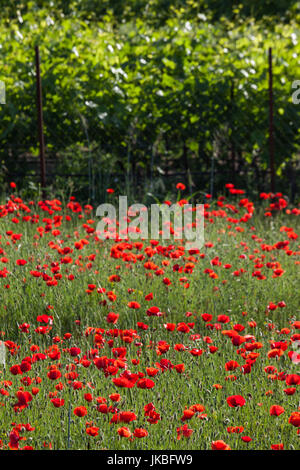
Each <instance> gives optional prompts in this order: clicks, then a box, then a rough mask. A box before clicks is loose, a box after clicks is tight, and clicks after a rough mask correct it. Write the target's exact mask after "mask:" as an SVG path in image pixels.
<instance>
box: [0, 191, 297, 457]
mask: <svg viewBox="0 0 300 470" xmlns="http://www.w3.org/2000/svg"><path fill="white" fill-rule="evenodd" d="M177 189H178V191H179V192H178V198H177V204H178V205H179V206H183V205H184V204H185V203H186V200H185V199H184V198H185V187H184V185H183V184H181V186H179V185H177ZM108 193H109V194H108V197H111V198H114V197H115V195H114V194H113V190H110V191H108ZM165 202H169V201H161V203H165ZM173 202H176V201H173ZM204 208H205V213H204V221H205V242H204V245H203V247H202V248H201V249H200V250H197V249H194V250H188V251H187V250H185V247H184V241H183V240H182V241H181V240H175V239H174V240H152V239H150V238H149V239H137V240H131V239H128V240H124V239H118V238H115V239H107V240H103V239H101V238H100V237H99V236H98V235H99V234H97V230H96V226H97V217H96V214H95V209H96V208H95V207H92V206H91V205H90V204H86V205H85V204H80V203H79V202H77V201H76V200H75V198H74V197H71V198H70V200H68V201H60V200H58V199H51V200H46V201H42V200H36V201H30V200H23V199H22V198H21V197H19V196H18V194H17V192H16V188H14V185H13V184H11V194H10V196H9V197H8V198H7V199H6V200H3V201H2V203H1V204H0V340H1V344H0V346H1V348H2V349H0V352H1V351H2V353H1V354H0V359H1V361H0V448H1V449H3V450H8V449H11V450H22V449H28V450H31V449H33V450H51V449H53V450H63V449H73V450H75V449H80V450H90V449H91V450H92V449H97V450H105V449H106V450H122V449H123V450H147V449H148V450H153V449H170V450H192V449H196V450H205V449H209V450H210V449H212V450H230V449H232V450H240V449H243V450H245V449H246V450H255V449H256V450H257V449H259V450H271V449H274V450H297V449H298V450H299V449H300V399H299V393H300V307H299V305H300V302H299V300H300V296H299V279H300V277H299V267H300V257H299V255H300V245H299V233H300V224H299V215H300V207H299V205H297V204H295V205H291V204H289V202H288V201H287V198H285V197H284V195H282V194H281V193H277V194H275V195H272V194H268V193H261V194H260V197H259V200H258V201H255V202H252V201H251V200H249V199H248V197H247V195H246V194H245V192H244V191H243V190H240V189H236V188H235V187H234V186H233V185H232V184H227V185H226V187H225V188H224V192H223V195H221V196H219V197H217V198H212V197H211V196H210V195H209V194H207V195H206V196H205V206H204ZM128 217H129V218H130V214H129V216H128Z"/></svg>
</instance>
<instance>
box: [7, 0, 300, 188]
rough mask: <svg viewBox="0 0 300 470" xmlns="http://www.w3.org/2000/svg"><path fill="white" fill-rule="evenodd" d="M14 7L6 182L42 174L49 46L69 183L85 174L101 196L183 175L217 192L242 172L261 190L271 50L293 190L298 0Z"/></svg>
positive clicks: (283, 169) (278, 128) (41, 0)
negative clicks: (38, 82)
mask: <svg viewBox="0 0 300 470" xmlns="http://www.w3.org/2000/svg"><path fill="white" fill-rule="evenodd" d="M1 3H2V5H3V7H2V8H3V9H2V12H1V15H2V27H1V29H0V70H1V76H0V79H1V80H3V81H4V82H5V85H6V99H7V103H6V105H1V107H0V114H1V116H0V122H1V124H0V142H1V147H0V162H1V165H2V169H3V170H4V171H2V172H0V179H1V175H2V178H3V180H7V178H13V177H14V179H18V178H19V179H23V180H24V177H25V176H26V178H25V179H27V180H28V179H29V180H32V181H34V177H33V176H32V175H31V173H30V171H29V170H28V168H29V167H28V165H27V163H28V160H30V158H31V160H30V161H32V159H33V157H34V156H35V157H37V155H38V139H37V124H36V122H37V118H36V95H35V93H36V91H35V63H34V46H35V45H39V46H40V53H41V61H42V63H41V70H42V81H43V101H44V121H45V141H46V146H47V156H48V157H49V158H51V159H53V158H55V160H56V163H55V169H56V170H55V171H56V182H58V181H61V180H59V178H60V176H59V175H62V179H63V181H65V176H64V175H74V176H73V177H72V176H71V179H73V180H74V184H75V187H76V189H78V190H79V189H80V188H82V189H84V188H87V186H88V187H89V193H88V194H87V193H85V194H86V195H87V196H89V197H100V196H101V194H103V189H105V187H107V185H121V184H123V183H124V182H125V180H126V183H127V185H128V186H131V187H133V186H134V187H135V188H138V187H139V186H142V187H143V188H145V186H146V187H147V188H149V190H150V189H151V190H153V191H154V190H156V191H159V185H161V184H163V185H168V182H169V181H171V182H173V180H172V178H171V179H170V176H169V175H172V174H174V175H175V177H174V178H176V174H178V173H180V172H181V173H182V174H183V175H184V177H185V178H186V181H187V182H188V184H189V187H190V190H191V191H192V190H193V189H194V187H197V188H199V187H202V186H203V190H206V191H209V190H210V189H211V186H212V183H213V187H216V188H218V184H223V183H224V182H226V181H225V180H227V181H229V180H232V179H233V178H234V172H235V173H237V174H239V178H240V179H238V182H241V184H243V183H245V182H246V180H247V181H248V182H249V181H252V180H253V181H256V183H257V185H258V186H260V188H261V186H263V185H264V184H265V179H266V176H267V170H268V167H269V150H268V112H269V111H268V55H267V52H268V48H269V47H270V46H271V47H272V48H273V73H274V102H275V103H274V125H275V143H276V145H275V158H276V171H277V177H278V181H279V185H278V186H279V187H278V189H279V190H284V191H285V192H289V188H287V187H286V181H287V178H288V177H289V176H288V175H289V173H288V172H289V171H293V172H294V171H296V169H295V166H296V164H297V160H298V152H299V129H300V117H299V109H300V105H298V106H297V105H295V104H293V102H292V93H293V91H294V90H293V89H292V83H293V81H294V80H297V78H300V77H299V64H300V56H299V54H300V43H299V35H300V34H299V29H298V24H299V18H300V10H299V6H298V2H294V1H287V0H285V1H284V0H280V1H279V0H276V1H275V0H274V1H271V0H269V1H266V2H261V1H259V0H252V1H251V2H249V1H246V0H244V1H231V2H229V1H226V2H225V1H221V0H212V1H205V0H202V1H194V0H190V1H183V0H176V1H174V0H173V1H171V0H148V1H147V0H131V1H121V0H120V1H119V0H114V1H112V0H105V1H101V2H99V1H96V0H73V1H70V2H65V1H63V0H57V1H52V2H51V1H50V2H49V1H46V0H35V1H32V2H24V1H23V2H22V1H15V2H14V6H12V2H11V1H8V0H5V1H3V0H2V2H1ZM51 161H52V160H51ZM26 162H27V163H26ZM26 165H27V166H26ZM31 167H32V164H31ZM293 174H294V173H293ZM76 175H77V176H76ZM251 177H252V180H251ZM168 178H169V179H168ZM212 178H213V182H212ZM243 178H244V180H243ZM280 178H281V179H280ZM51 181H52V182H54V181H55V179H54V178H53V175H52V180H51ZM166 181H167V182H166ZM201 185H202V186H201ZM265 189H268V186H267V185H266V184H265Z"/></svg>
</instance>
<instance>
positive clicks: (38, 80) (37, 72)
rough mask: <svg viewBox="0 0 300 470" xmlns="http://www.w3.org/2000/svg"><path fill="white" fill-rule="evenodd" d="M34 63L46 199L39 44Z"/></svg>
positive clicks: (36, 48) (44, 195)
mask: <svg viewBox="0 0 300 470" xmlns="http://www.w3.org/2000/svg"><path fill="white" fill-rule="evenodd" d="M35 65H36V90H37V112H38V131H39V143H40V174H41V187H42V196H43V199H44V200H45V199H46V191H45V188H46V158H45V140H44V129H43V101H42V82H41V73H40V51H39V46H36V47H35Z"/></svg>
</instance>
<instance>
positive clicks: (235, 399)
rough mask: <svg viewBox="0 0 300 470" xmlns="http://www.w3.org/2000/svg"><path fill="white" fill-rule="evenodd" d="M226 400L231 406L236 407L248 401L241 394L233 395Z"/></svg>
mask: <svg viewBox="0 0 300 470" xmlns="http://www.w3.org/2000/svg"><path fill="white" fill-rule="evenodd" d="M226 401H227V403H228V405H229V406H230V407H231V408H235V407H237V406H244V405H245V403H246V400H245V398H244V397H242V396H241V395H232V396H230V397H228V398H227V399H226Z"/></svg>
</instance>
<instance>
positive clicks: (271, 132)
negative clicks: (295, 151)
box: [269, 47, 275, 193]
mask: <svg viewBox="0 0 300 470" xmlns="http://www.w3.org/2000/svg"><path fill="white" fill-rule="evenodd" d="M269 153H270V172H271V192H272V193H275V161H274V153H275V149H274V125H273V67H272V48H271V47H269Z"/></svg>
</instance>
